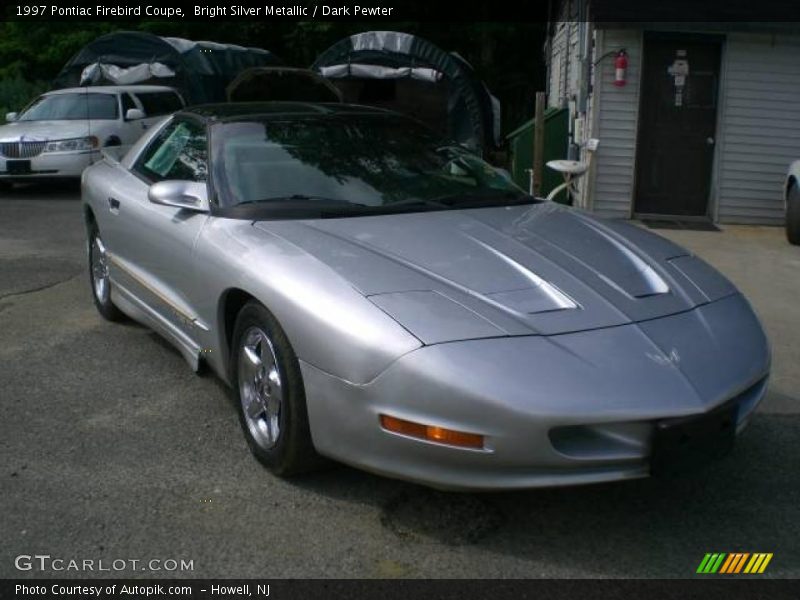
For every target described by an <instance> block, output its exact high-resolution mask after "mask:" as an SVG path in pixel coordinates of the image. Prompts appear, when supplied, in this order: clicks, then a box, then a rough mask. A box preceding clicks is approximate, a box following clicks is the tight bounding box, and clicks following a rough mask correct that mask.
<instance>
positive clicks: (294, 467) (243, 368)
mask: <svg viewBox="0 0 800 600" xmlns="http://www.w3.org/2000/svg"><path fill="white" fill-rule="evenodd" d="M231 374H232V379H233V382H234V385H235V389H234V396H235V398H236V405H237V408H238V411H239V422H240V423H241V426H242V431H243V432H244V436H245V439H246V440H247V445H248V446H249V447H250V451H251V452H252V453H253V455H255V457H256V458H257V459H258V460H259V461H260V462H261V463H262V464H264V465H265V466H266V467H267V468H268V469H269V470H270V471H272V472H273V473H274V474H275V475H279V476H282V477H285V476H289V475H294V474H297V473H302V472H305V471H308V470H310V469H312V468H314V467H315V466H317V464H318V463H319V462H321V461H320V458H319V456H318V455H317V453H316V451H315V450H314V445H313V443H312V441H311V431H310V428H309V425H308V412H307V410H306V397H305V390H304V387H303V378H302V375H301V373H300V364H299V363H298V361H297V356H296V355H295V353H294V350H292V347H291V345H290V344H289V340H288V339H287V338H286V334H285V333H284V332H283V329H281V327H280V325H279V324H278V322H277V320H276V319H275V317H273V316H272V314H271V313H270V312H269V311H268V310H267V309H266V308H264V306H262V305H261V304H258V303H256V302H250V303H248V304H247V305H245V307H244V308H243V309H242V310H241V312H240V313H239V316H238V317H237V319H236V325H235V327H234V332H233V346H232V348H231Z"/></svg>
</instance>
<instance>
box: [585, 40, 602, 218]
mask: <svg viewBox="0 0 800 600" xmlns="http://www.w3.org/2000/svg"><path fill="white" fill-rule="evenodd" d="M592 29H593V30H594V35H593V37H594V51H595V54H598V55H600V54H601V53H602V52H603V50H605V40H604V39H603V38H604V36H603V31H602V30H601V29H597V28H596V27H594V26H593V27H592ZM596 63H597V59H594V57H592V60H591V61H590V65H589V69H590V70H589V77H590V78H591V79H592V80H593V85H592V87H591V90H590V92H591V93H590V98H591V120H592V122H591V128H590V129H591V131H590V133H589V136H588V137H591V138H598V137H599V135H598V134H599V131H600V117H599V111H600V103H601V100H602V99H601V98H600V94H601V90H602V88H603V86H602V81H600V79H601V77H602V74H601V73H600V72H599V71H598V68H597V66H598V65H597V64H596ZM588 127H589V123H587V128H588ZM601 143H602V142H601ZM585 179H586V195H585V208H586V210H589V211H594V188H595V183H596V182H597V157H595V159H594V160H592V164H591V166H590V167H589V172H588V173H587V174H586V176H585Z"/></svg>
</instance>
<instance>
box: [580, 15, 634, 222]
mask: <svg viewBox="0 0 800 600" xmlns="http://www.w3.org/2000/svg"><path fill="white" fill-rule="evenodd" d="M620 48H625V49H626V51H627V53H628V71H627V85H626V86H624V87H616V86H615V85H614V56H613V55H611V56H607V57H605V58H603V59H602V60H601V61H600V63H599V64H598V65H597V70H596V71H595V74H596V77H597V89H596V90H595V93H596V94H599V97H598V99H597V104H596V115H595V116H594V117H593V118H595V119H597V123H596V125H595V129H594V130H595V136H596V137H597V138H599V140H600V145H599V147H598V150H597V152H596V153H595V156H594V166H593V172H594V182H593V186H592V188H593V190H592V196H593V199H592V200H590V202H592V206H593V210H594V211H595V212H596V213H598V214H599V215H601V216H605V217H611V218H628V217H629V216H630V213H631V204H632V198H633V185H634V164H635V161H636V128H637V123H638V116H639V72H640V68H641V57H642V32H641V31H638V30H615V29H607V30H604V31H603V32H602V44H601V46H600V47H599V48H598V51H597V54H598V56H602V55H604V54H606V53H607V52H610V51H612V50H619V49H620Z"/></svg>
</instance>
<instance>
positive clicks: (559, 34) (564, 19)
mask: <svg viewBox="0 0 800 600" xmlns="http://www.w3.org/2000/svg"><path fill="white" fill-rule="evenodd" d="M580 1H581V0H568V1H566V2H564V3H563V4H561V11H560V14H559V19H558V22H557V23H555V25H554V30H553V37H552V39H551V49H550V55H549V57H548V88H547V89H548V97H547V104H548V106H551V107H557V108H561V107H564V106H566V105H567V101H568V99H569V98H570V97H571V96H573V95H574V94H576V93H577V91H578V86H579V81H578V80H579V77H580V62H579V61H580V56H579V48H580V46H579V35H580V24H579V23H578V22H577V21H575V18H576V16H577V15H578V11H579V6H578V2H580Z"/></svg>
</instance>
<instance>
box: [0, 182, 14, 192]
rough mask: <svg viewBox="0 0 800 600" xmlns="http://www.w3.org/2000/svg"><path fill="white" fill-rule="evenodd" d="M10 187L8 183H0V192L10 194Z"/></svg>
mask: <svg viewBox="0 0 800 600" xmlns="http://www.w3.org/2000/svg"><path fill="white" fill-rule="evenodd" d="M12 185H13V184H11V183H9V182H8V181H0V192H10V191H11V186H12Z"/></svg>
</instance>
